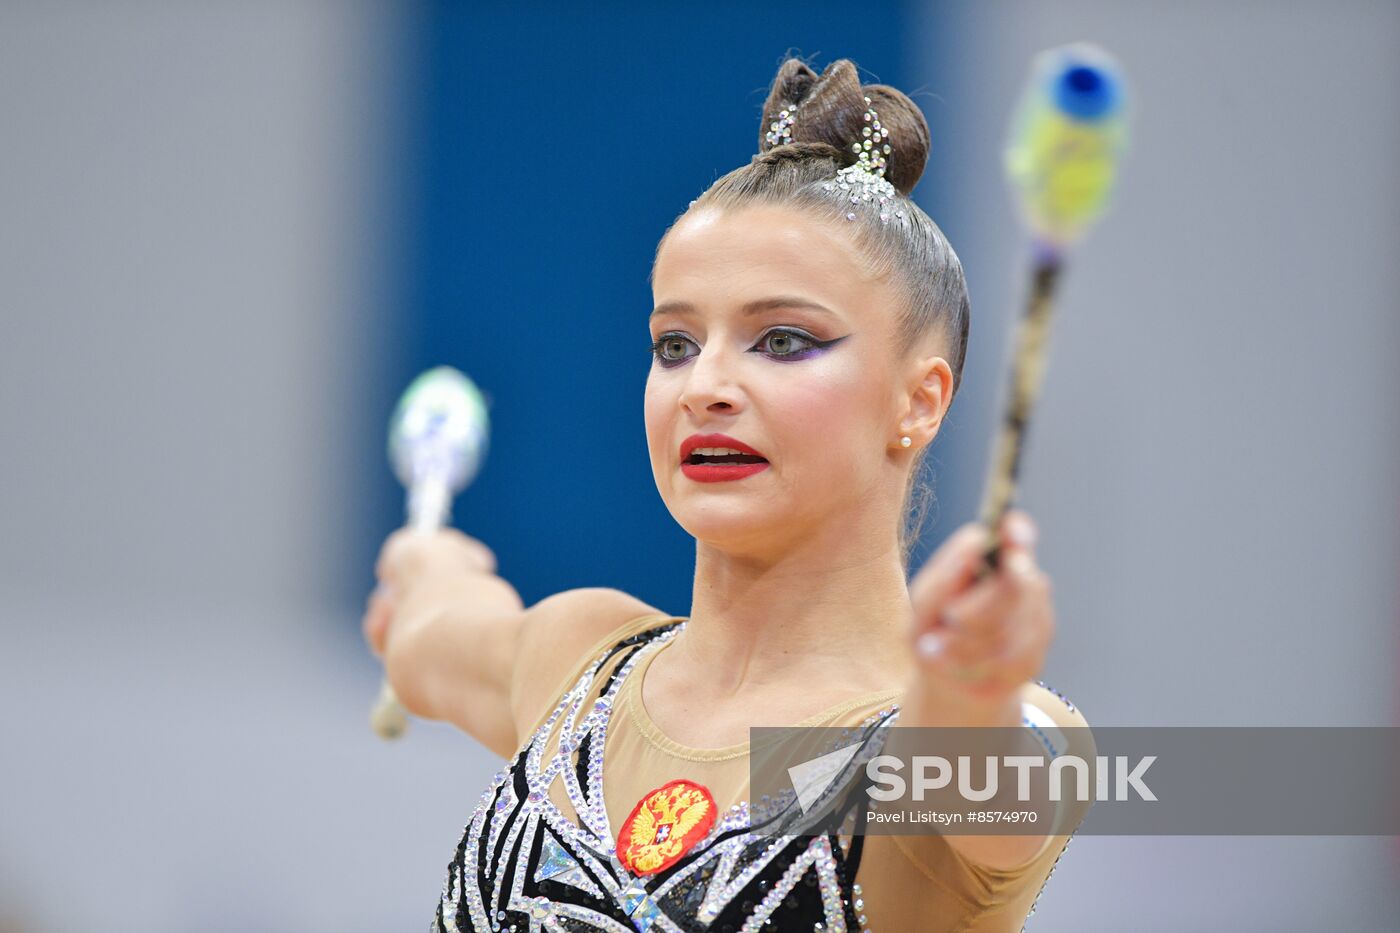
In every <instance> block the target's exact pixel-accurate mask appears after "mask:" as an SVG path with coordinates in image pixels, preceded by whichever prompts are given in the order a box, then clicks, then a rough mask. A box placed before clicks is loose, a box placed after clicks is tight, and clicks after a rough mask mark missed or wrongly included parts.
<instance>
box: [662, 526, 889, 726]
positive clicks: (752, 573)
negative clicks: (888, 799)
mask: <svg viewBox="0 0 1400 933" xmlns="http://www.w3.org/2000/svg"><path fill="white" fill-rule="evenodd" d="M832 531H833V533H832V534H830V535H811V536H804V540H803V541H801V542H798V543H795V544H794V545H792V546H791V547H790V548H789V549H787V550H785V551H783V552H782V553H780V554H777V555H768V556H765V557H754V556H750V555H745V556H737V555H735V554H733V553H728V552H725V551H722V550H719V549H718V548H715V547H713V546H710V545H707V544H705V543H703V542H698V543H697V548H696V568H695V587H694V591H693V593H692V597H691V615H690V620H689V622H688V623H687V625H686V628H685V631H684V632H682V633H681V634H680V635H679V636H677V638H676V641H675V643H674V644H673V645H672V646H671V647H670V648H668V649H667V653H668V654H671V655H672V657H671V658H670V666H671V668H672V670H673V671H686V672H692V673H691V674H690V676H688V677H686V681H687V684H688V689H689V691H690V694H691V696H692V698H693V699H695V700H697V701H699V700H705V699H708V700H712V701H715V702H722V701H724V700H726V699H730V698H733V697H735V696H739V695H747V696H753V695H756V694H762V693H763V692H764V691H766V690H772V689H791V688H792V686H793V685H794V684H802V683H813V684H815V683H825V684H832V683H840V684H848V685H850V687H851V692H853V693H854V692H861V693H864V692H873V691H876V690H881V689H885V688H890V689H893V688H896V687H901V686H903V685H905V684H907V683H908V682H909V680H910V678H911V677H912V676H913V672H914V662H913V659H912V657H911V655H910V651H909V647H908V638H907V633H908V631H909V628H910V626H911V625H912V620H913V608H912V605H911V603H910V598H909V590H908V585H907V583H906V582H905V578H904V569H903V567H902V565H901V562H900V555H899V546H898V542H897V541H894V540H891V541H888V542H885V541H881V540H874V539H873V536H867V535H861V534H860V533H857V534H850V531H851V529H849V528H846V529H842V530H840V531H837V530H835V529H833V530H832Z"/></svg>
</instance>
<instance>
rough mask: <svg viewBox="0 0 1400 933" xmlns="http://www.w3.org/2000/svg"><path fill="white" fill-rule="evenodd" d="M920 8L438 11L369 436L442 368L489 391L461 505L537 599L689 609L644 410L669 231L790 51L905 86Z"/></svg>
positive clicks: (378, 493)
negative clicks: (480, 453) (391, 346)
mask: <svg viewBox="0 0 1400 933" xmlns="http://www.w3.org/2000/svg"><path fill="white" fill-rule="evenodd" d="M906 13H907V11H906V10H905V5H904V4H901V3H874V4H865V5H863V6H861V7H859V8H855V7H852V6H851V5H850V4H847V3H839V4H838V3H826V2H818V3H811V2H807V3H800V4H799V3H770V4H708V5H705V6H698V5H685V6H683V5H680V4H655V5H650V6H645V7H642V6H638V7H625V6H623V5H620V4H618V5H596V4H595V5H590V7H588V8H584V7H582V6H581V5H563V4H559V5H554V4H551V5H533V6H532V7H531V8H530V9H528V10H526V9H522V8H520V7H519V6H518V5H508V4H473V5H471V6H465V5H457V4H439V5H435V6H433V7H431V8H430V9H429V10H428V12H427V15H426V16H425V18H424V19H423V21H422V22H421V32H420V33H419V39H420V42H421V50H420V52H419V54H418V55H417V56H416V61H417V62H418V66H419V68H420V69H421V71H420V73H419V81H420V84H419V91H418V94H419V97H418V99H417V100H416V101H414V102H412V105H413V106H414V107H415V108H416V113H417V118H416V121H415V122H417V123H418V127H417V134H416V135H415V136H412V137H410V139H409V141H408V143H409V145H410V146H411V147H412V148H413V151H412V152H411V153H409V158H408V159H406V160H405V161H404V162H403V163H402V164H403V166H404V167H405V168H406V170H408V171H410V172H411V173H412V177H411V179H410V182H411V190H412V197H413V199H414V207H413V222H412V224H411V226H410V228H409V230H408V231H407V236H406V238H405V240H404V245H405V255H404V256H403V262H404V264H405V265H404V275H403V276H402V281H403V282H404V283H405V288H406V294H404V295H403V296H402V301H401V304H400V306H399V307H400V309H401V310H400V311H398V312H397V313H399V314H400V317H399V319H398V321H397V324H396V326H397V328H398V334H399V337H398V339H397V340H396V345H397V346H398V347H400V348H401V349H402V357H401V359H400V360H399V363H398V367H397V370H396V371H395V372H393V373H392V374H391V375H392V376H393V380H394V381H393V383H392V384H390V385H385V386H383V388H382V392H381V393H380V400H381V403H382V404H381V406H380V410H377V411H374V412H372V416H373V419H375V420H374V423H373V424H372V425H370V426H367V428H366V431H367V432H369V433H370V434H373V435H374V436H375V437H378V436H379V435H381V434H382V432H383V419H384V418H386V417H387V413H388V411H389V409H390V408H391V406H392V404H393V401H394V399H395V397H396V396H397V393H398V392H399V391H400V390H401V389H402V387H403V386H404V385H406V384H407V382H408V380H409V379H410V378H411V377H412V376H413V375H414V374H415V373H417V372H418V371H420V370H422V369H425V368H427V367H429V366H433V365H437V364H440V363H448V364H451V365H454V366H457V367H459V368H461V369H462V370H463V371H464V372H466V373H468V374H469V375H470V376H471V377H472V378H473V379H474V380H475V381H476V382H477V384H478V385H480V386H481V387H482V389H483V391H485V392H486V393H487V394H488V395H489V396H490V398H491V400H492V408H491V416H492V438H491V450H490V452H489V454H488V457H487V460H486V463H485V466H484V467H483V469H482V472H481V474H480V475H479V477H478V478H477V480H476V482H475V483H474V484H473V485H472V486H471V487H470V488H469V489H468V490H467V491H466V492H465V493H464V494H463V495H462V496H460V497H459V499H458V500H457V505H456V510H455V519H456V523H457V525H458V527H460V528H462V529H463V530H464V531H466V532H467V533H469V534H472V535H475V536H477V537H479V538H481V539H482V540H484V541H485V542H486V543H488V544H489V545H491V547H493V548H494V549H495V551H496V553H497V555H498V557H499V558H500V570H501V573H502V575H503V576H505V577H506V578H507V579H508V580H510V581H511V582H512V583H513V584H514V585H515V586H516V587H517V588H518V589H519V590H520V593H521V595H522V596H523V597H524V598H525V600H526V602H527V604H528V603H533V602H534V601H536V600H538V599H541V598H543V597H545V596H547V595H549V594H551V593H553V592H557V591H559V590H561V589H566V588H569V587H575V586H591V585H605V586H616V587H620V588H622V589H624V590H627V591H628V592H631V593H634V594H636V595H637V596H639V597H640V598H642V599H644V600H647V601H649V602H652V603H653V604H655V605H657V606H659V607H661V608H663V609H665V610H667V611H670V612H675V613H678V614H684V613H686V612H688V611H689V603H690V586H691V574H692V571H693V567H694V543H693V541H692V539H691V538H690V537H689V536H688V535H687V534H686V533H685V532H684V530H682V529H681V528H680V527H679V526H678V525H676V524H675V522H674V521H673V520H672V519H671V517H670V515H669V514H668V513H667V511H666V509H665V506H664V504H663V503H662V501H661V498H660V496H659V495H658V493H657V491H656V487H655V485H654V483H653V481H652V476H651V469H650V464H649V461H648V457H647V449H646V437H645V431H644V427H643V417H642V394H643V387H644V383H645V380H646V374H647V370H648V368H649V365H650V357H649V355H648V352H647V345H648V343H649V335H648V333H647V325H646V316H647V313H648V312H649V311H650V309H651V290H650V287H649V285H648V283H647V276H648V272H649V270H650V266H651V260H652V256H653V253H654V250H655V248H656V243H657V241H658V239H659V238H660V236H661V235H662V233H663V232H664V231H665V229H666V227H667V226H668V225H669V224H670V223H671V222H672V221H673V220H674V219H675V217H676V216H677V215H678V214H679V213H680V212H681V211H682V210H683V209H684V208H685V207H686V205H687V204H688V203H689V201H690V200H691V199H692V198H694V197H696V196H698V195H699V193H700V192H701V191H703V190H704V189H705V188H706V187H707V186H708V185H709V184H710V183H711V182H712V181H713V180H714V179H715V178H717V177H719V176H720V175H721V174H723V173H725V172H727V171H729V170H731V169H733V168H735V167H737V166H739V165H742V164H744V163H746V162H747V161H748V160H749V158H750V157H751V156H752V155H753V153H754V152H756V151H757V147H758V127H759V118H760V109H761V107H762V104H763V101H764V98H765V97H766V94H767V88H768V84H769V82H770V81H771V79H772V77H773V74H774V72H775V71H776V70H777V66H778V64H779V63H780V62H781V60H782V59H783V58H784V57H785V54H786V53H787V52H788V51H789V50H791V51H792V52H794V53H795V54H799V55H803V56H804V57H809V58H808V60H809V61H810V62H811V63H812V65H813V67H815V68H816V69H817V70H820V69H821V68H823V67H824V66H825V65H826V64H827V63H829V62H830V61H832V60H834V59H836V58H842V57H844V58H850V59H852V60H854V61H855V62H856V63H857V64H858V65H859V66H861V68H862V69H863V70H864V71H863V77H864V78H865V80H866V81H867V82H876V81H879V82H884V83H890V84H893V85H895V86H898V87H901V88H908V87H909V86H910V84H911V81H910V76H911V75H912V74H914V73H915V72H914V70H913V69H912V68H911V67H910V63H909V62H908V61H906V51H907V50H906V49H905V47H904V46H903V44H902V42H901V36H902V35H903V34H904V32H905V31H904V30H903V29H902V28H901V24H902V23H903V22H904V20H905V18H906ZM916 99H920V102H921V103H926V102H927V95H925V96H924V97H923V98H922V99H921V98H919V97H916ZM933 116H934V114H933V113H932V112H931V113H930V118H931V119H932V118H933ZM931 180H932V179H930V178H926V179H925V181H924V183H923V184H922V185H921V186H920V189H919V190H920V195H921V197H928V196H929V194H930V190H931V188H932V187H933V186H932V184H931ZM381 460H382V458H381ZM368 485H369V487H370V488H372V489H373V490H374V493H373V494H372V496H373V497H382V498H379V500H378V502H377V505H376V508H375V511H374V512H373V515H374V517H375V520H376V522H377V524H375V525H374V526H373V527H370V528H367V529H366V534H365V543H364V548H363V551H364V555H365V558H364V559H365V562H364V564H362V566H366V567H367V566H370V565H371V558H372V555H373V552H374V550H375V548H377V546H378V544H379V542H380V540H382V538H383V536H384V534H386V533H387V532H388V531H390V530H391V529H392V528H393V527H395V525H396V524H398V523H399V522H401V521H402V501H401V494H400V491H399V490H398V489H397V487H396V486H395V484H394V483H393V481H392V479H391V478H390V476H389V474H388V472H387V468H386V467H382V466H381V467H378V468H377V469H376V470H375V472H374V475H373V476H372V477H371V478H370V480H369V481H368ZM361 592H362V586H361V584H360V583H359V582H357V584H356V593H357V595H358V594H360V593H361Z"/></svg>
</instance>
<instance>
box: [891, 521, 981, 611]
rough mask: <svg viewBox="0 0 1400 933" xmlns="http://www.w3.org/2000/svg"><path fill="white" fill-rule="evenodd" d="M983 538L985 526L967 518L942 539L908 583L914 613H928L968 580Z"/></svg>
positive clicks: (958, 590) (972, 573) (944, 601)
mask: <svg viewBox="0 0 1400 933" xmlns="http://www.w3.org/2000/svg"><path fill="white" fill-rule="evenodd" d="M986 540H987V529H986V528H985V527H984V526H983V525H982V524H981V523H979V522H969V523H968V524H966V525H963V526H962V527H961V528H959V529H958V530H957V531H955V532H953V534H952V535H950V536H949V537H948V540H947V541H944V542H943V545H942V546H941V547H939V548H938V550H937V551H935V552H934V553H933V556H932V557H930V558H929V560H928V562H927V563H925V564H924V566H923V567H921V568H920V569H919V572H918V573H917V574H915V575H914V579H913V580H912V581H911V582H910V584H909V596H910V599H911V600H912V601H913V604H914V609H915V613H916V614H917V615H920V616H923V615H928V614H930V611H931V610H933V609H936V608H937V607H940V606H942V605H943V604H944V603H946V602H947V601H948V600H949V599H950V598H951V597H952V596H954V595H955V594H957V593H959V592H961V591H962V590H963V589H965V588H966V587H967V586H968V585H969V584H970V583H971V581H972V577H973V575H974V574H975V572H976V568H977V560H978V559H979V558H980V555H981V553H982V548H983V547H984V546H985V544H986Z"/></svg>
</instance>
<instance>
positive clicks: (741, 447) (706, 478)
mask: <svg viewBox="0 0 1400 933" xmlns="http://www.w3.org/2000/svg"><path fill="white" fill-rule="evenodd" d="M706 448H722V449H725V450H726V452H724V453H721V454H719V455H707V454H697V453H695V451H696V450H703V449H706ZM736 450H737V451H739V453H737V454H735V453H732V452H729V451H736ZM766 469H768V460H767V459H766V458H765V457H764V456H763V454H761V453H759V452H758V451H757V450H754V449H753V448H752V447H750V446H749V445H748V444H745V443H744V442H743V441H741V440H738V439H736V438H733V437H730V436H729V435H728V434H692V435H690V437H687V438H686V439H685V440H683V441H681V472H682V473H684V474H685V475H686V476H687V477H689V478H690V479H693V480H695V481H696V482H700V483H723V482H728V481H729V480H736V479H743V478H744V477H745V476H752V475H753V474H755V473H760V472H762V471H764V470H766Z"/></svg>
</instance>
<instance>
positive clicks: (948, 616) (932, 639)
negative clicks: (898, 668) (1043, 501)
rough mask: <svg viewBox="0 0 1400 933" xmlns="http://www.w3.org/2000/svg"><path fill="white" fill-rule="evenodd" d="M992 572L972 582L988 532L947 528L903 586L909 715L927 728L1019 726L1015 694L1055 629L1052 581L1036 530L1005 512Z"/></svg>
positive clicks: (1034, 671)
mask: <svg viewBox="0 0 1400 933" xmlns="http://www.w3.org/2000/svg"><path fill="white" fill-rule="evenodd" d="M997 533H998V535H999V536H1000V542H1001V554H1000V559H999V561H998V567H997V570H996V571H994V572H992V573H989V574H986V575H985V576H984V577H982V579H980V580H978V579H977V570H978V568H979V566H980V564H981V561H982V554H983V550H984V547H985V545H986V543H987V534H988V532H987V529H986V527H985V526H983V525H982V524H981V523H980V522H970V523H969V524H967V525H964V526H962V527H961V528H959V529H958V530H957V531H956V532H954V533H953V534H952V535H951V536H950V537H949V538H948V540H947V541H945V542H944V543H943V545H942V546H941V547H940V548H939V549H938V550H937V551H935V552H934V554H933V555H932V556H931V557H930V558H929V560H928V562H927V563H925V564H924V566H923V567H921V568H920V569H919V572H918V573H917V574H915V576H914V578H913V579H912V580H911V581H910V584H909V595H910V599H911V601H912V603H913V607H914V624H913V627H912V628H913V630H912V631H911V632H910V633H909V647H910V650H911V651H913V653H914V658H915V661H916V665H915V669H916V675H915V682H914V683H913V684H912V685H911V687H910V690H909V694H908V695H907V697H906V701H907V702H906V709H909V710H910V712H911V713H913V715H912V716H911V717H910V719H911V720H917V722H916V723H902V724H917V725H926V726H943V725H947V726H956V725H1018V724H1019V723H1020V702H1021V700H1020V691H1021V688H1022V687H1024V686H1025V685H1026V683H1027V682H1028V681H1031V680H1033V679H1035V678H1036V677H1038V676H1039V674H1040V670H1041V667H1042V665H1043V664H1044V662H1045V655H1046V653H1047V651H1048V650H1049V648H1050V642H1051V639H1052V638H1053V637H1054V633H1055V610H1054V605H1053V602H1052V599H1051V596H1052V593H1051V585H1050V578H1049V576H1047V575H1046V574H1045V572H1044V571H1043V570H1041V569H1040V567H1039V566H1038V565H1037V564H1036V560H1035V551H1034V548H1035V540H1036V528H1035V524H1034V523H1033V522H1032V521H1031V518H1030V516H1029V515H1027V514H1026V513H1025V512H1023V511H1019V510H1011V511H1008V512H1007V513H1006V515H1005V516H1004V518H1003V520H1002V522H1001V524H1000V526H999V528H998V530H997Z"/></svg>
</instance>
